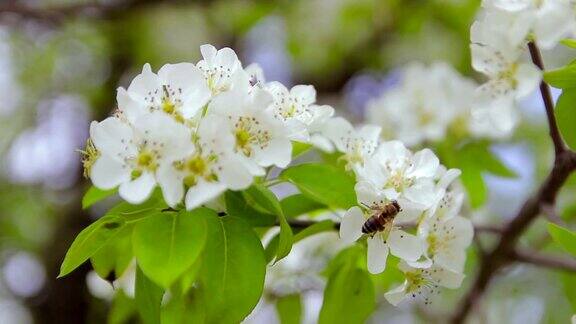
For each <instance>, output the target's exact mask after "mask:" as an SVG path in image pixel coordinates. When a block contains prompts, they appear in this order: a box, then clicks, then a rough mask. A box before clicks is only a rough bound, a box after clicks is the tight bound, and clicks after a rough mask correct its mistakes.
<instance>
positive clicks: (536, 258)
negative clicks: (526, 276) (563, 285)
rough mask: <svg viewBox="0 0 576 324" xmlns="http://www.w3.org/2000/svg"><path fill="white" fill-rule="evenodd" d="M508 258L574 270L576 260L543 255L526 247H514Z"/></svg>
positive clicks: (553, 267)
mask: <svg viewBox="0 0 576 324" xmlns="http://www.w3.org/2000/svg"><path fill="white" fill-rule="evenodd" d="M510 258H511V259H513V260H515V261H518V262H523V263H530V264H534V265H537V266H542V267H546V268H552V269H558V270H563V271H570V272H576V260H575V259H573V258H565V257H561V256H553V255H545V254H540V253H538V252H535V251H531V250H526V249H516V250H514V251H513V252H512V253H511V254H510Z"/></svg>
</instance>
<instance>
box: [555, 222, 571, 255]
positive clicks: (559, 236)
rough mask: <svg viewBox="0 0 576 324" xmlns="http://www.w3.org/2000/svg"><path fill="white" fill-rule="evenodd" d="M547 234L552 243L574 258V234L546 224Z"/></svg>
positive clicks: (562, 228)
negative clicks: (550, 237)
mask: <svg viewBox="0 0 576 324" xmlns="http://www.w3.org/2000/svg"><path fill="white" fill-rule="evenodd" d="M548 233H550V236H552V239H553V240H554V242H556V243H558V244H559V245H560V246H561V247H562V248H563V249H564V250H566V251H567V252H569V253H571V254H572V255H575V256H576V233H574V232H572V231H570V230H568V229H566V228H564V227H560V226H558V225H556V224H554V223H548Z"/></svg>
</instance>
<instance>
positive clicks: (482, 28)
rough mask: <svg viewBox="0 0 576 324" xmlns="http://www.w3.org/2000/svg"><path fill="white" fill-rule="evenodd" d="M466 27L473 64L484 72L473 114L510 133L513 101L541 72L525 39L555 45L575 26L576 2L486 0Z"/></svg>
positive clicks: (547, 46) (529, 89)
mask: <svg viewBox="0 0 576 324" xmlns="http://www.w3.org/2000/svg"><path fill="white" fill-rule="evenodd" d="M482 6H483V7H484V10H483V12H482V13H481V17H480V18H479V20H477V21H476V22H474V24H473V25H472V27H471V30H470V40H471V45H470V48H471V51H472V66H473V67H474V69H475V70H476V71H478V72H481V73H483V74H484V75H485V76H486V77H487V81H486V82H485V83H484V84H482V85H481V86H480V87H479V88H478V89H477V93H476V97H477V103H478V107H477V109H476V111H475V114H476V117H477V118H480V119H482V120H485V121H486V123H488V124H491V125H494V127H496V128H497V129H498V130H500V131H502V132H503V133H510V132H511V131H512V130H513V129H514V128H515V126H516V124H517V122H518V113H517V112H516V108H515V103H516V101H517V100H518V99H521V98H523V97H526V96H527V95H529V94H530V93H531V92H532V91H534V89H536V87H537V86H538V83H539V82H540V80H541V77H542V73H541V71H540V70H539V69H538V67H536V66H535V65H534V64H532V63H531V62H530V61H529V59H527V58H526V55H525V54H526V52H527V42H528V41H534V42H535V43H536V44H537V45H538V46H539V47H541V48H544V49H551V48H553V47H554V46H555V45H556V44H557V43H558V42H559V41H560V40H561V39H562V38H563V37H566V36H569V35H573V34H574V32H575V31H576V3H575V2H574V1H569V0H484V1H483V2H482Z"/></svg>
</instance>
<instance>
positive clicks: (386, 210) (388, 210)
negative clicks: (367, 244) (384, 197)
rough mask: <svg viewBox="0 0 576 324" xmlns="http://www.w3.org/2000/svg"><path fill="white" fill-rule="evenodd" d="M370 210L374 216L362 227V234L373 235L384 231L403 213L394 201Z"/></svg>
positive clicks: (372, 207)
mask: <svg viewBox="0 0 576 324" xmlns="http://www.w3.org/2000/svg"><path fill="white" fill-rule="evenodd" d="M367 207H368V206H367ZM368 208H370V210H372V211H373V214H372V216H370V218H368V219H367V220H366V222H364V225H362V233H364V234H372V235H374V234H376V233H377V232H381V231H383V230H384V229H385V228H386V225H387V224H389V223H390V222H392V220H394V217H395V216H396V215H397V214H398V213H399V212H401V211H402V208H401V207H400V205H399V204H398V202H397V201H396V200H392V201H391V202H389V203H388V204H386V205H384V206H371V207H368Z"/></svg>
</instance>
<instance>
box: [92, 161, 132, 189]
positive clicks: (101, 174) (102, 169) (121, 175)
mask: <svg viewBox="0 0 576 324" xmlns="http://www.w3.org/2000/svg"><path fill="white" fill-rule="evenodd" d="M90 179H91V180H92V183H94V186H96V187H97V188H100V189H103V190H108V189H112V188H115V187H116V186H118V185H119V184H121V183H123V182H126V181H128V180H130V171H129V170H127V169H126V168H124V167H123V165H122V162H120V161H118V160H116V159H112V158H110V157H109V156H108V155H101V156H100V157H99V158H98V159H97V160H96V162H94V165H92V169H91V170H90Z"/></svg>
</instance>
